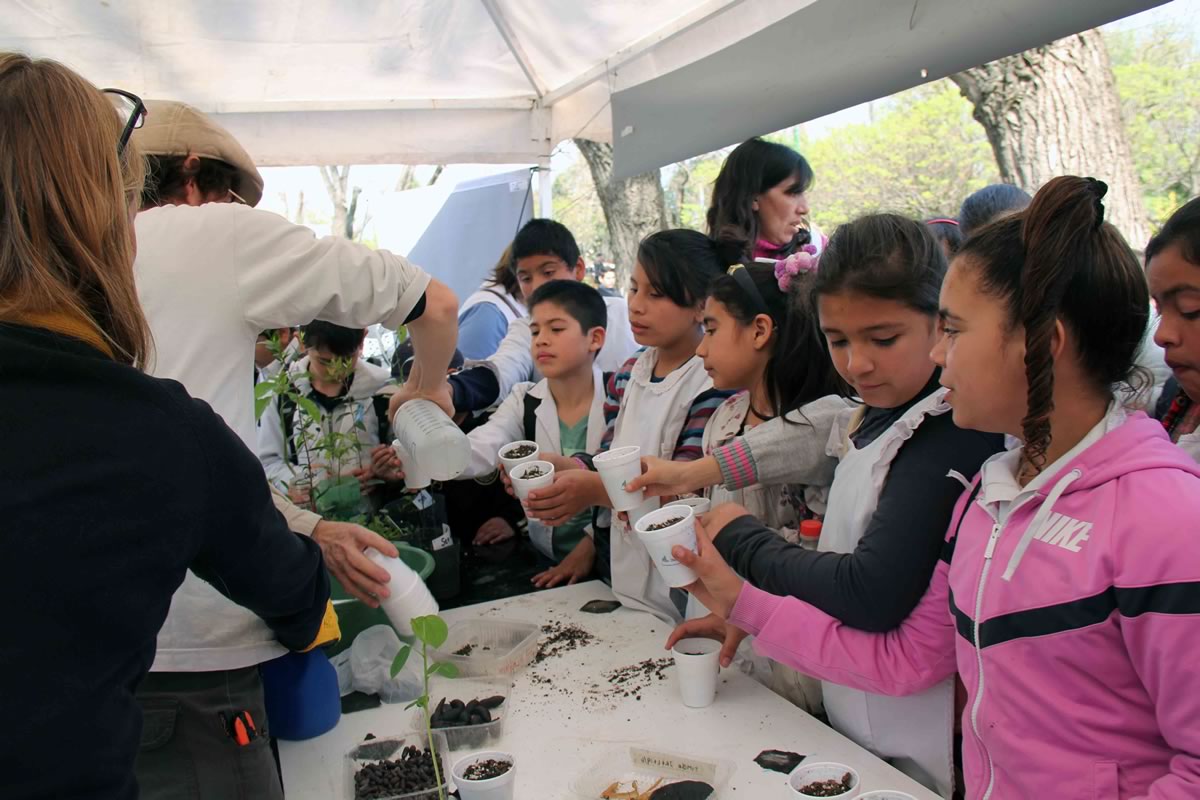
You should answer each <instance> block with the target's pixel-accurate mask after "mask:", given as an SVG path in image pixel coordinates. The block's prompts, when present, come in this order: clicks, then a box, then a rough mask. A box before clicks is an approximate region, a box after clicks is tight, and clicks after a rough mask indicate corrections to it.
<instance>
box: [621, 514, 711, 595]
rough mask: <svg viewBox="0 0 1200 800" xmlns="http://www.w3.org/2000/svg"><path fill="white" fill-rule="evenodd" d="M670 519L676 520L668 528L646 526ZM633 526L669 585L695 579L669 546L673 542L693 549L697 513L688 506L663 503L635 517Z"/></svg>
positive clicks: (686, 583)
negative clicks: (662, 505) (656, 508)
mask: <svg viewBox="0 0 1200 800" xmlns="http://www.w3.org/2000/svg"><path fill="white" fill-rule="evenodd" d="M670 520H678V522H676V523H675V524H674V525H671V526H670V527H669V528H662V529H659V530H649V528H650V526H652V525H658V524H660V523H663V522H667V521H670ZM634 530H636V531H637V535H638V538H639V539H640V540H641V542H642V545H643V546H644V547H645V548H646V552H647V553H649V554H650V560H651V561H653V562H654V567H655V568H656V569H657V570H658V573H659V574H660V575H662V579H663V580H664V581H666V583H667V585H668V586H670V587H672V588H675V589H678V588H681V587H684V586H687V585H688V584H691V583H695V582H696V573H695V572H693V571H692V570H691V568H690V567H685V566H684V565H683V564H680V563H679V562H678V561H677V560H676V559H675V556H674V555H672V554H671V548H672V547H674V546H675V545H681V546H683V547H686V548H687V549H689V550H691V551H692V552H693V553H694V552H696V516H695V512H694V511H692V509H691V508H690V507H689V506H664V507H663V508H660V509H658V510H657V511H651V512H650V513H649V514H647V515H646V516H644V517H642V518H641V519H639V520H638V521H637V523H636V524H635V525H634Z"/></svg>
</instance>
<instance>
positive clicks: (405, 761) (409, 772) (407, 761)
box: [354, 746, 437, 800]
mask: <svg viewBox="0 0 1200 800" xmlns="http://www.w3.org/2000/svg"><path fill="white" fill-rule="evenodd" d="M436 780H437V779H436V778H435V777H434V774H433V756H432V754H430V752H429V749H428V748H426V749H424V750H418V749H417V748H416V747H411V746H410V747H406V748H404V750H403V752H401V754H400V758H398V759H394V760H390V761H376V762H374V763H370V764H365V765H363V766H362V767H361V768H360V769H359V770H358V772H356V773H355V774H354V800H376V799H377V798H385V797H393V796H395V795H398V794H405V793H407V792H419V791H420V790H422V789H429V790H430V792H429V794H428V795H420V797H419V798H418V799H417V800H425V799H426V798H430V800H432V798H435V797H437V783H436Z"/></svg>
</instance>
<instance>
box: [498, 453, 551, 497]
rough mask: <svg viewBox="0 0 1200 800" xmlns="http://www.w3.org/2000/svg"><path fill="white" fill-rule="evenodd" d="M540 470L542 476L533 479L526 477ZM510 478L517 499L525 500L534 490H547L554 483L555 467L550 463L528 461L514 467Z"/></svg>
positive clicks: (509, 475)
mask: <svg viewBox="0 0 1200 800" xmlns="http://www.w3.org/2000/svg"><path fill="white" fill-rule="evenodd" d="M539 470H540V471H541V473H542V474H541V475H538V476H536V477H533V478H527V477H525V475H526V473H529V472H537V471H539ZM508 477H509V480H511V481H512V486H513V492H515V493H516V495H517V499H518V500H524V499H526V498H527V497H529V493H530V492H532V491H533V490H534V489H545V488H546V487H547V486H549V485H550V484H552V483H554V465H553V464H551V463H550V462H549V461H526V462H525V463H523V464H519V465H517V466H516V467H514V468H513V471H512V472H510V473H509V474H508Z"/></svg>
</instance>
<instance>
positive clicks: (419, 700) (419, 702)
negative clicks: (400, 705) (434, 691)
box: [404, 697, 421, 711]
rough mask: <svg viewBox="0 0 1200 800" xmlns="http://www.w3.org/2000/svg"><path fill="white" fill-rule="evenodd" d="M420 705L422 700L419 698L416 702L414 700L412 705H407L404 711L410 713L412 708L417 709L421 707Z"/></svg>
mask: <svg viewBox="0 0 1200 800" xmlns="http://www.w3.org/2000/svg"><path fill="white" fill-rule="evenodd" d="M419 705H421V698H419V697H418V698H417V699H416V700H413V701H412V702H411V703H409V704H408V705H406V706H405V707H404V710H405V711H408V710H409V709H410V708H416V707H417V706H419Z"/></svg>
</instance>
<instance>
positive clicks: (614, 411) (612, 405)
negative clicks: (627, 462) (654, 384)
mask: <svg viewBox="0 0 1200 800" xmlns="http://www.w3.org/2000/svg"><path fill="white" fill-rule="evenodd" d="M637 360H638V357H637V356H634V357H633V358H631V359H629V360H628V361H626V362H625V364H624V365H623V366H622V367H621V368H620V369H619V370H617V371H616V372H614V373H613V374H612V377H611V378H609V379H608V386H607V387H605V392H604V436H602V437H601V438H600V450H599V452H601V453H604V452H606V451H607V450H608V448H609V447H611V446H612V440H613V435H614V434H615V433H616V427H617V415H618V414H620V413H621V402H622V401H623V400H624V399H625V387H626V386H628V385H629V380H630V377H631V376H632V375H633V365H634V364H636V363H637Z"/></svg>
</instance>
